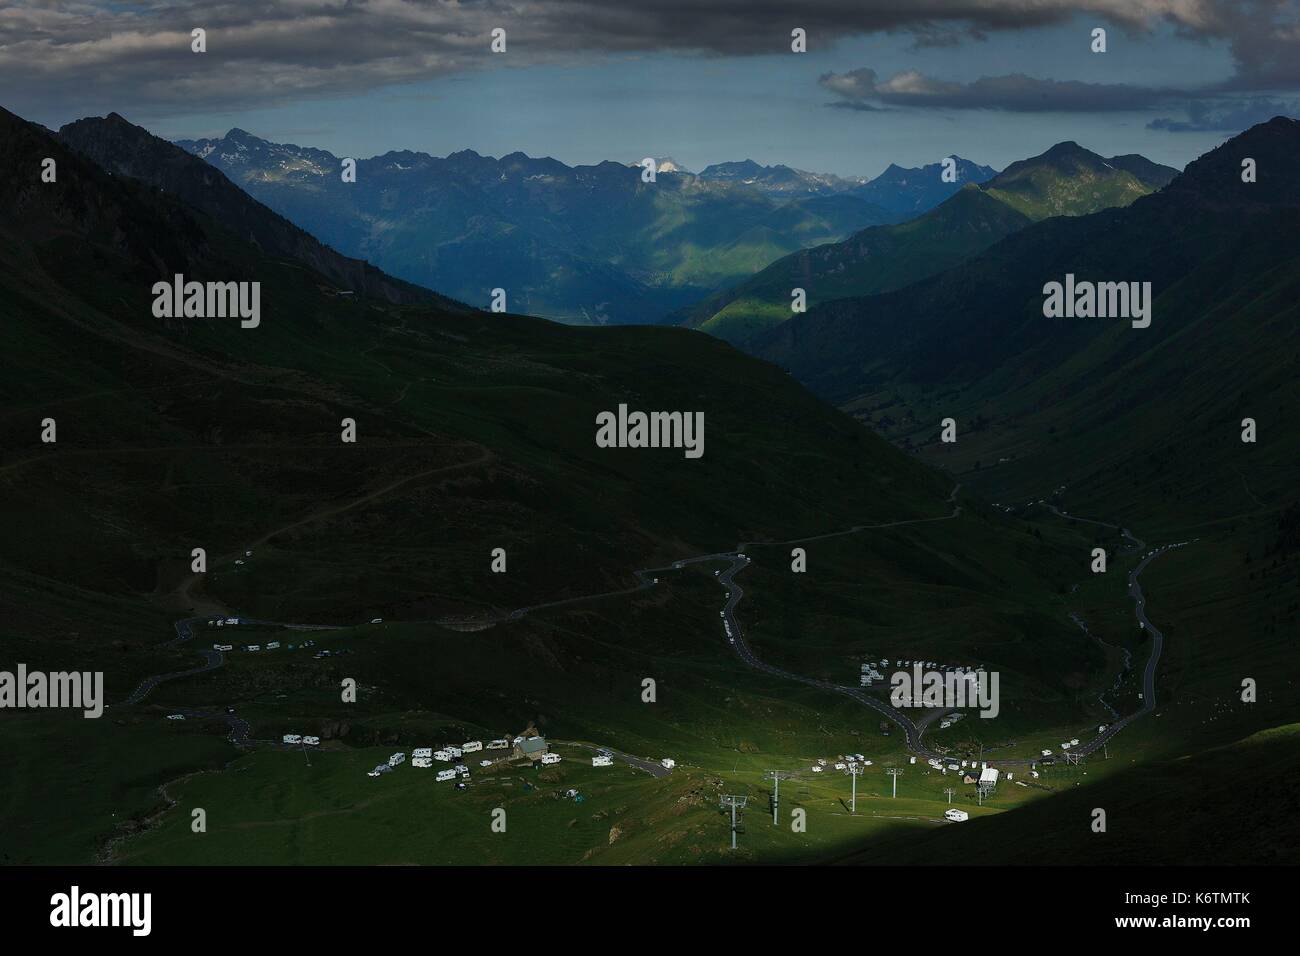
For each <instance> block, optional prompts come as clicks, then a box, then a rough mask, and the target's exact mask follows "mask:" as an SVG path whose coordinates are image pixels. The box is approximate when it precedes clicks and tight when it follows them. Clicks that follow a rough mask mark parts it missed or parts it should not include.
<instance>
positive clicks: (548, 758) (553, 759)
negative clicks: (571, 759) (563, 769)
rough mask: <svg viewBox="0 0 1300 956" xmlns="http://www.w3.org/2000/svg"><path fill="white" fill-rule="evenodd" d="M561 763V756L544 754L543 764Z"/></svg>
mask: <svg viewBox="0 0 1300 956" xmlns="http://www.w3.org/2000/svg"><path fill="white" fill-rule="evenodd" d="M559 762H560V755H559V754H542V763H545V764H552V763H559Z"/></svg>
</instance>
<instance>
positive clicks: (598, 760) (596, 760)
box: [591, 757, 614, 767]
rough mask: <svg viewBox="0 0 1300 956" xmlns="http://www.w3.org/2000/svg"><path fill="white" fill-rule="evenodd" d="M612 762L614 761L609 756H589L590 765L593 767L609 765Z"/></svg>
mask: <svg viewBox="0 0 1300 956" xmlns="http://www.w3.org/2000/svg"><path fill="white" fill-rule="evenodd" d="M613 762H614V761H613V760H611V759H610V758H609V757H592V758H591V765H592V766H593V767H608V766H610V765H611V764H612V763H613Z"/></svg>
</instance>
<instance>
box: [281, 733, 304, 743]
mask: <svg viewBox="0 0 1300 956" xmlns="http://www.w3.org/2000/svg"><path fill="white" fill-rule="evenodd" d="M280 739H281V740H283V741H284V742H285V743H286V744H300V743H302V735H301V734H285V735H284V736H283V737H281V738H280Z"/></svg>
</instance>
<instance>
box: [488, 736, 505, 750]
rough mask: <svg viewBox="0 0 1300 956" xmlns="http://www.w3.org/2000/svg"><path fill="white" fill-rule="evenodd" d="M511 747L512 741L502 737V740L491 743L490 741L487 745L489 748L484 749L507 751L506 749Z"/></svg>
mask: <svg viewBox="0 0 1300 956" xmlns="http://www.w3.org/2000/svg"><path fill="white" fill-rule="evenodd" d="M509 746H510V741H508V740H506V739H505V738H504V737H502V738H501V739H500V740H490V741H488V744H487V746H486V747H485V748H484V749H485V750H505V749H506V748H507V747H509Z"/></svg>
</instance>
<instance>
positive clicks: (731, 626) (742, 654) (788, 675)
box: [112, 463, 1183, 776]
mask: <svg viewBox="0 0 1300 956" xmlns="http://www.w3.org/2000/svg"><path fill="white" fill-rule="evenodd" d="M467 464H469V463H467ZM960 489H961V485H960V484H958V485H955V486H954V487H953V489H952V492H951V493H950V494H949V496H948V501H949V503H951V504H952V506H953V508H952V511H951V513H949V514H946V515H938V516H935V517H931V518H910V519H905V520H901V521H889V522H883V523H880V524H873V525H854V526H853V527H852V528H849V529H847V530H844V531H832V532H828V533H826V534H819V535H812V536H809V537H804V538H793V539H790V540H788V541H766V542H760V541H751V542H741V543H740V544H739V545H738V546H737V548H736V550H735V551H720V552H712V553H709V554H701V555H695V556H693V557H689V558H682V559H680V560H678V561H674V562H673V563H672V564H671V565H666V566H664V567H658V568H643V569H641V570H637V571H633V575H634V576H635V577H636V579H637V582H638V583H637V585H636V586H634V587H630V588H623V589H620V590H615V591H605V592H601V593H599V594H589V595H581V596H578V597H572V598H564V599H562V600H558V601H550V602H546V603H542V604H532V605H528V606H527V607H521V608H516V609H515V610H513V611H510V612H508V613H507V614H504V615H503V616H501V617H500V618H499V619H498V620H499V623H506V622H509V621H517V620H520V619H522V618H524V617H525V616H527V615H528V614H530V613H532V612H534V611H540V610H544V609H548V608H556V607H563V606H566V605H570V604H578V603H584V602H587V601H594V600H600V599H603V598H610V597H616V596H623V595H629V594H635V593H637V592H640V591H645V590H648V589H650V588H653V587H655V586H656V585H657V584H658V583H659V582H658V576H659V575H660V574H664V573H667V572H669V571H675V570H681V569H682V568H684V567H686V566H687V565H690V564H701V563H712V562H723V563H725V564H726V565H727V566H726V567H725V568H724V569H722V570H720V571H719V572H718V573H717V579H718V584H719V585H720V586H721V587H723V588H724V589H725V592H726V595H727V596H726V601H725V603H724V604H723V606H722V610H721V612H720V617H721V618H722V622H723V631H724V633H725V635H726V637H727V640H728V643H729V644H730V646H731V647H732V649H733V650H734V651H735V653H736V656H737V657H738V658H739V659H740V660H741V661H742V662H743V663H745V664H746V665H747V666H749V667H750V668H752V669H754V670H757V671H759V672H761V673H764V674H769V675H771V676H773V677H779V678H781V679H783V680H789V681H795V682H797V683H800V684H804V685H806V686H808V687H815V688H817V689H819V690H825V691H828V692H830V693H835V694H840V695H842V696H845V697H849V698H851V699H852V700H855V701H857V702H858V703H860V704H862V705H863V706H865V707H868V708H870V709H871V710H874V711H875V712H876V713H878V714H879V715H880V716H882V717H884V718H885V719H887V720H889V721H890V722H892V723H894V724H896V725H897V726H898V727H900V728H901V729H902V731H903V734H904V743H905V745H906V747H907V749H908V751H909V752H911V753H912V754H915V755H916V756H919V757H924V758H926V759H940V760H946V759H948V758H947V757H946V755H944V754H942V753H939V752H938V751H935V750H931V749H930V748H929V747H928V746H926V744H925V743H924V741H923V739H922V738H923V735H924V733H925V730H926V728H927V727H928V725H929V724H930V723H931V722H932V721H933V720H934V719H935V718H937V717H938V716H939V712H938V711H937V710H934V709H930V710H928V711H927V712H926V714H925V716H923V717H921V718H920V719H919V720H913V719H912V718H911V716H909V715H908V713H907V712H905V711H903V710H901V709H899V708H896V707H894V706H892V705H891V704H889V703H887V702H886V701H885V700H883V699H881V698H879V697H876V696H874V695H872V694H869V693H867V692H866V691H864V690H863V689H862V688H860V687H854V686H851V685H845V684H837V683H835V682H833V681H827V680H821V679H818V678H812V677H806V676H804V675H802V674H796V673H794V672H793V671H788V670H785V669H784V668H780V667H776V666H774V665H772V664H769V663H767V662H766V661H763V660H762V659H760V658H759V657H758V656H757V655H756V654H755V653H754V651H753V649H752V648H751V647H750V646H749V644H748V642H747V641H746V640H745V635H744V630H743V628H742V627H741V625H740V621H739V620H738V619H737V618H736V608H737V607H738V606H739V604H740V602H741V600H742V599H743V598H744V596H745V591H744V588H743V587H741V586H740V584H738V583H737V582H736V580H735V578H736V575H737V574H739V573H740V572H741V571H744V570H745V568H747V567H748V566H749V564H750V560H749V558H748V557H746V556H745V549H746V548H747V547H771V546H788V545H797V544H805V543H808V542H812V541H822V540H826V539H829V538H836V537H841V536H845V535H850V534H859V533H862V532H864V531H873V530H880V529H884V528H897V527H903V526H907V525H914V524H925V523H928V522H934V521H950V520H952V519H953V518H956V517H958V516H959V515H960V514H961V511H962V508H961V505H959V504H957V493H958V491H959V490H960ZM1045 507H1046V508H1047V509H1048V510H1050V511H1051V512H1052V513H1053V514H1055V515H1057V516H1058V517H1061V518H1065V519H1068V520H1072V521H1082V522H1086V523H1088V524H1095V525H1100V526H1103V527H1107V528H1115V529H1117V530H1119V531H1120V533H1121V534H1122V535H1123V536H1124V537H1125V538H1126V539H1127V540H1128V541H1129V542H1130V543H1131V545H1130V547H1131V548H1132V549H1136V550H1140V549H1141V548H1142V547H1144V546H1145V544H1144V542H1143V541H1142V540H1141V539H1139V538H1137V537H1135V536H1134V535H1132V534H1131V533H1130V532H1129V531H1128V529H1127V528H1121V527H1119V526H1118V525H1113V524H1108V523H1106V522H1104V521H1097V520H1094V519H1091V518H1080V517H1078V516H1076V515H1071V514H1069V513H1067V512H1064V511H1060V510H1059V509H1057V508H1056V506H1055V505H1051V504H1048V505H1046V506H1045ZM267 537H269V536H267ZM264 540H265V539H264ZM1182 546H1183V545H1182V544H1181V543H1180V544H1175V545H1166V546H1163V547H1161V548H1158V549H1156V550H1154V551H1151V552H1149V553H1148V554H1147V555H1145V556H1144V557H1143V559H1142V560H1141V561H1140V562H1139V563H1138V565H1137V567H1135V568H1134V569H1133V570H1132V571H1131V572H1130V573H1129V586H1128V593H1129V596H1130V597H1132V598H1133V601H1134V610H1135V613H1136V616H1137V620H1138V623H1139V624H1140V625H1141V626H1142V627H1143V628H1144V629H1145V630H1146V631H1147V633H1148V634H1150V636H1151V654H1150V656H1149V657H1148V659H1147V662H1146V667H1145V670H1144V672H1143V678H1142V687H1143V690H1142V706H1141V707H1140V708H1138V709H1137V710H1136V711H1134V712H1133V713H1131V714H1128V715H1127V716H1124V717H1120V718H1118V719H1116V720H1114V721H1113V722H1111V723H1110V724H1108V725H1107V726H1106V729H1105V730H1104V731H1103V732H1101V733H1100V734H1099V735H1098V736H1096V737H1095V738H1093V739H1092V740H1089V741H1088V742H1087V743H1083V744H1080V745H1079V746H1078V747H1076V748H1074V749H1073V750H1072V751H1071V753H1074V754H1078V755H1079V756H1087V755H1089V754H1091V753H1093V752H1094V751H1096V750H1098V749H1099V748H1101V747H1103V746H1105V745H1106V744H1107V743H1108V742H1109V741H1110V739H1111V738H1112V737H1114V736H1115V734H1117V733H1119V732H1120V731H1121V730H1123V729H1124V728H1125V727H1127V726H1128V725H1129V724H1131V723H1132V722H1133V721H1135V720H1137V719H1139V718H1141V717H1143V716H1145V715H1146V714H1148V713H1151V712H1152V711H1153V710H1155V707H1156V687H1155V678H1156V670H1157V667H1158V665H1159V662H1160V655H1161V653H1162V651H1163V648H1164V635H1163V633H1161V631H1160V629H1159V628H1157V627H1156V626H1155V625H1154V624H1152V623H1151V621H1150V619H1149V618H1148V617H1147V614H1146V599H1145V596H1144V594H1143V592H1142V585H1141V583H1140V582H1139V580H1138V579H1139V576H1140V575H1141V573H1142V571H1143V570H1145V568H1146V567H1147V566H1148V565H1149V564H1150V563H1151V562H1152V561H1153V560H1155V558H1157V557H1158V556H1159V555H1161V554H1163V553H1164V552H1166V551H1168V550H1171V549H1172V548H1177V547H1182ZM206 620H207V617H191V618H186V619H184V620H180V621H177V622H176V623H175V629H176V637H175V638H174V639H173V640H171V641H168V642H167V643H166V644H165V645H164V646H176V645H180V644H183V643H185V642H188V641H190V640H191V639H193V637H194V636H195V630H194V628H195V625H197V624H199V623H200V622H205V621H206ZM245 623H249V624H258V625H266V626H279V627H289V628H294V629H297V630H337V629H339V628H340V627H341V625H301V624H282V623H278V622H272V621H254V620H248V621H246V622H245ZM199 653H200V654H201V655H203V657H204V663H203V664H202V665H200V666H199V667H194V668H190V669H188V670H183V671H172V672H169V673H164V674H155V675H152V676H150V677H146V678H145V679H144V680H143V681H141V682H140V684H139V686H137V687H136V689H135V690H134V691H133V692H132V694H131V695H130V696H129V697H127V698H126V699H125V700H123V701H122V702H120V703H119V704H116V705H112V706H117V707H122V706H128V705H130V704H136V703H139V702H140V701H142V700H143V699H144V698H145V697H147V696H148V695H149V693H150V692H151V691H152V690H153V689H154V688H155V687H157V686H158V685H159V684H162V683H164V682H166V681H170V680H176V679H179V678H182V677H190V676H193V675H196V674H201V673H204V672H206V671H210V670H215V669H216V668H218V667H221V666H222V665H223V664H224V662H225V655H224V654H223V653H222V652H221V651H218V650H208V649H206V648H204V649H201V650H200V651H199ZM176 712H177V713H181V714H184V715H186V716H188V717H196V718H218V719H222V720H224V721H226V723H227V724H228V725H229V726H230V728H231V733H230V740H231V741H232V742H233V743H235V744H236V745H237V746H245V745H246V744H247V741H248V735H249V727H248V724H247V723H246V722H245V721H243V720H242V719H241V718H239V717H237V716H236V715H234V714H229V713H211V712H205V711H200V710H184V709H178V710H177V711H176ZM574 745H575V746H580V747H588V748H590V749H596V747H595V745H592V744H585V743H575V744H574ZM607 749H608V748H607ZM611 753H613V754H614V756H616V757H617V758H618V759H620V760H622V761H624V762H626V763H628V764H630V765H632V766H634V767H639V768H640V769H642V770H645V771H646V772H648V773H651V774H653V775H654V776H663V775H665V774H666V773H668V771H667V770H666V769H665V768H664V767H663V766H662V765H661V764H658V763H655V762H654V761H649V760H645V759H644V758H640V757H632V756H630V755H627V754H623V753H619V752H617V751H611ZM996 762H997V763H998V764H1000V765H1004V766H1005V765H1022V764H1028V763H1031V762H1033V761H1032V760H1031V759H1030V758H1019V759H1014V758H1013V759H1000V760H997V761H996Z"/></svg>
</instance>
